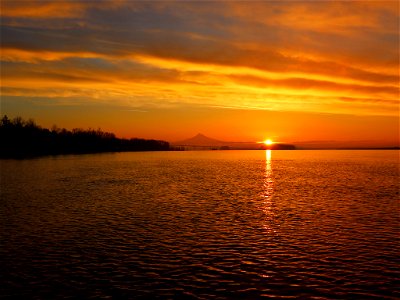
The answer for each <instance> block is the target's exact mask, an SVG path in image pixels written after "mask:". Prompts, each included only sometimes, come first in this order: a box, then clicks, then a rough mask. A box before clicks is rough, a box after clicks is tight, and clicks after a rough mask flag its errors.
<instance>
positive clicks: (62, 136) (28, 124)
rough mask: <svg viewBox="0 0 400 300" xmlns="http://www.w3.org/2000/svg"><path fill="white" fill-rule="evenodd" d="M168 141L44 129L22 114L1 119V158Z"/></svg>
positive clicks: (141, 147)
mask: <svg viewBox="0 0 400 300" xmlns="http://www.w3.org/2000/svg"><path fill="white" fill-rule="evenodd" d="M167 150H170V145H169V143H168V142H166V141H159V140H146V139H139V138H132V139H121V138H117V137H116V136H115V134H113V133H110V132H103V131H101V130H100V129H97V130H93V129H87V130H84V129H73V130H67V129H65V128H62V129H60V128H57V127H55V126H54V127H53V128H52V129H51V130H50V129H47V128H42V127H41V126H39V125H37V124H36V123H35V122H34V121H33V120H28V121H25V120H23V119H22V118H20V117H16V118H14V119H11V120H10V119H9V118H8V117H7V116H4V117H3V118H2V119H1V120H0V158H29V157H37V156H46V155H58V154H84V153H102V152H125V151H167Z"/></svg>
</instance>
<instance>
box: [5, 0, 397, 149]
mask: <svg viewBox="0 0 400 300" xmlns="http://www.w3.org/2000/svg"><path fill="white" fill-rule="evenodd" d="M399 12H400V10H399V2H398V1H350V0H348V1H328V0H320V1H316V0H315V1H307V2H305V1H295V0H291V1H143V0H142V1H133V0H126V1H124V0H103V1H101V0H100V1H94V0H93V1H91V0H87V1H80V0H74V1H63V0H60V1H31V0H29V1H25V0H18V1H15V0H12V1H9V0H2V1H1V12H0V14H1V65H0V67H1V69H0V71H1V74H0V75H1V83H0V85H1V91H0V92H1V100H0V101H1V102H0V104H1V106H0V108H1V114H2V115H4V114H7V115H8V116H9V117H15V116H21V117H23V118H33V119H34V120H35V121H36V122H37V123H38V124H40V125H42V126H44V127H51V126H52V125H57V126H59V127H65V128H68V129H72V128H89V127H90V128H101V129H102V130H105V131H111V132H114V133H115V134H116V135H117V136H119V137H127V138H130V137H142V138H156V139H163V140H168V141H177V140H182V139H185V138H188V137H191V136H194V135H196V134H197V133H203V134H205V135H207V136H210V137H212V138H216V139H220V140H225V141H263V140H265V139H267V138H270V139H272V140H274V141H279V142H305V141H320V142H324V143H325V142H327V141H339V142H344V143H346V142H348V143H352V145H354V143H360V144H363V145H365V144H366V143H369V144H370V145H376V146H399V145H400V141H399V139H400V137H399V129H400V128H399V104H400V101H399V66H400V64H399Z"/></svg>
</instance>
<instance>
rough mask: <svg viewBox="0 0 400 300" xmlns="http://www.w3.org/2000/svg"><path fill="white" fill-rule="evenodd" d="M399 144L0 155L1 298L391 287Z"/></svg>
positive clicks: (375, 291)
mask: <svg viewBox="0 0 400 300" xmlns="http://www.w3.org/2000/svg"><path fill="white" fill-rule="evenodd" d="M399 175H400V174H399V151H193V152H148V153H114V154H94V155H79V156H74V155H70V156H57V157H46V158H39V159H31V160H20V161H17V160H2V161H1V203H0V222H1V248H0V251H1V252H0V253H1V258H0V263H1V268H2V271H1V273H0V274H1V278H2V279H1V282H2V283H1V285H0V292H1V295H2V296H6V298H7V297H10V298H17V297H18V298H21V299H22V298H25V299H59V298H68V297H72V298H134V299H157V298H161V299H177V298H179V299H181V298H183V299H262V298H265V299H270V298H277V299H281V298H284V299H291V298H293V299H356V298H361V299H396V298H398V297H400V293H399V288H398V287H399V278H400V271H399V267H398V266H399V263H400V259H399V253H400V244H399V225H400V221H399Z"/></svg>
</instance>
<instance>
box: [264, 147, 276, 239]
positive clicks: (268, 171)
mask: <svg viewBox="0 0 400 300" xmlns="http://www.w3.org/2000/svg"><path fill="white" fill-rule="evenodd" d="M273 193H274V178H273V174H272V150H265V175H264V192H263V196H264V212H265V216H266V220H265V225H264V228H265V229H266V230H267V231H268V232H274V229H273V227H272V226H271V225H272V222H273V210H272V197H273Z"/></svg>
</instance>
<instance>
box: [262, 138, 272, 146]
mask: <svg viewBox="0 0 400 300" xmlns="http://www.w3.org/2000/svg"><path fill="white" fill-rule="evenodd" d="M273 143H274V142H273V141H272V140H270V139H268V140H265V141H264V144H265V145H267V146H270V145H272V144H273Z"/></svg>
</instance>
